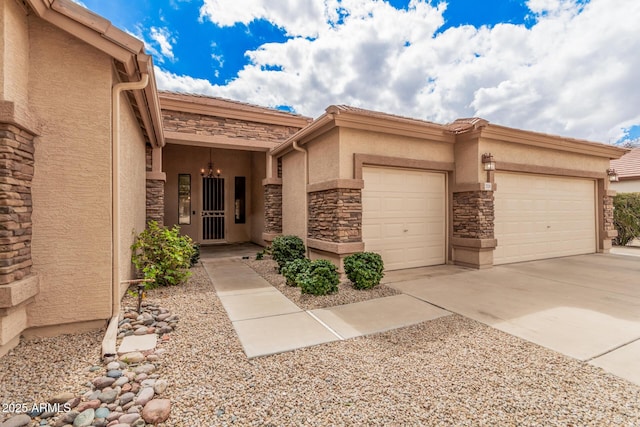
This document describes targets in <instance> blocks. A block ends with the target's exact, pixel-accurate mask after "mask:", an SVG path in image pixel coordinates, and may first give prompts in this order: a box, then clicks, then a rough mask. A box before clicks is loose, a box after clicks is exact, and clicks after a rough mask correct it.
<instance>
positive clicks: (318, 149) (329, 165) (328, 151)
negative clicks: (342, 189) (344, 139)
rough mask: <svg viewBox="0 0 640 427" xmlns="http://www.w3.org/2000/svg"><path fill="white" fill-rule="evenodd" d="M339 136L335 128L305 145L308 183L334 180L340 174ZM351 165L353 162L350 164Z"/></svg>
mask: <svg viewBox="0 0 640 427" xmlns="http://www.w3.org/2000/svg"><path fill="white" fill-rule="evenodd" d="M339 138H340V134H339V131H338V129H337V128H334V129H332V130H331V131H329V132H327V133H326V134H324V135H321V136H320V137H318V138H316V139H314V140H313V141H311V142H309V143H308V144H307V145H305V148H306V149H307V150H308V152H309V156H310V157H309V158H311V159H313V161H312V162H309V183H311V184H313V183H316V182H323V181H328V180H331V179H336V177H338V176H339V174H340V149H339V143H340V141H339ZM352 163H353V162H352Z"/></svg>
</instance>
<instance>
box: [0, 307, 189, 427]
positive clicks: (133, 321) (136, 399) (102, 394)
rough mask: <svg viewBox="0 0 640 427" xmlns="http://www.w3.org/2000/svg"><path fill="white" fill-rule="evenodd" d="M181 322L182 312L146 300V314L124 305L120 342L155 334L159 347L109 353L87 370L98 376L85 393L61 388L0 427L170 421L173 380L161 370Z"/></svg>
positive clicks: (127, 426)
mask: <svg viewBox="0 0 640 427" xmlns="http://www.w3.org/2000/svg"><path fill="white" fill-rule="evenodd" d="M177 324H178V316H177V315H174V314H171V313H170V312H169V311H168V310H167V309H165V308H163V307H160V306H158V305H156V304H153V303H150V302H143V303H142V309H141V313H140V314H139V313H137V312H136V311H135V309H134V308H129V307H126V308H124V309H123V312H122V313H121V314H120V320H119V322H118V341H119V342H118V344H120V341H121V340H122V339H123V338H124V337H126V336H130V335H141V334H148V333H155V334H157V335H158V338H159V339H158V345H157V347H156V348H155V349H153V350H149V351H143V352H140V351H134V352H130V353H125V354H122V355H120V356H110V357H105V358H104V359H103V361H102V365H94V366H91V367H89V368H88V369H87V374H88V375H89V376H94V377H93V379H92V380H91V381H88V382H87V383H85V384H84V385H85V386H86V387H87V391H86V392H85V393H83V394H82V395H80V396H78V395H76V394H74V393H68V392H67V393H60V394H58V395H56V396H53V397H52V398H51V399H49V401H48V402H47V404H43V405H37V406H38V407H37V408H32V409H31V410H30V411H29V412H26V413H22V414H17V415H14V416H13V417H11V418H9V419H8V420H6V421H5V422H4V423H2V424H0V427H22V426H53V427H89V426H94V427H144V426H146V425H148V424H150V425H156V424H158V423H162V422H164V421H166V420H167V419H168V418H169V415H170V413H171V401H170V400H169V399H166V398H163V396H164V395H165V394H166V390H167V388H168V386H169V384H168V382H167V381H166V380H164V379H162V378H161V377H160V375H159V374H158V373H157V369H158V367H159V366H160V365H161V364H162V362H161V358H162V355H163V354H164V353H165V351H166V350H165V349H164V348H163V347H162V344H164V343H165V342H167V341H168V340H169V339H170V337H169V335H168V333H170V332H173V330H174V329H175V328H176V326H177Z"/></svg>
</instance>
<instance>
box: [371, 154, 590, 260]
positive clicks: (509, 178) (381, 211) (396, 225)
mask: <svg viewBox="0 0 640 427" xmlns="http://www.w3.org/2000/svg"><path fill="white" fill-rule="evenodd" d="M363 179H364V182H365V187H364V189H363V192H362V203H363V214H362V238H363V241H364V243H365V250H367V251H373V252H378V253H380V254H381V255H382V258H383V260H384V263H385V268H386V269H387V270H398V269H403V268H414V267H423V266H429V265H438V264H444V263H445V262H446V233H447V221H446V218H447V203H446V201H447V191H446V180H445V174H444V173H438V172H427V171H417V170H406V169H396V168H383V167H365V168H363ZM496 183H497V186H498V188H497V191H496V192H495V193H494V196H495V237H496V239H497V240H498V247H497V248H496V249H495V251H494V264H507V263H513V262H521V261H530V260H535V259H544V258H554V257H560V256H569V255H578V254H586V253H593V252H595V251H596V216H595V206H596V204H595V182H594V180H590V179H579V178H565V177H554V176H543V175H534V174H517V173H504V172H503V173H500V172H498V173H496Z"/></svg>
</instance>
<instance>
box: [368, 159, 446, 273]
mask: <svg viewBox="0 0 640 427" xmlns="http://www.w3.org/2000/svg"><path fill="white" fill-rule="evenodd" d="M363 179H364V181H365V186H364V190H363V198H362V199H363V218H362V223H363V226H362V235H363V241H364V242H365V249H366V250H367V251H374V252H378V253H380V254H381V255H382V258H383V261H384V264H385V268H386V269H387V270H395V269H401V268H412V267H420V266H426V265H436V264H443V263H444V262H445V224H446V218H445V213H446V211H445V207H446V204H445V200H446V198H445V197H446V196H445V180H444V174H441V173H430V172H424V171H413V170H403V169H393V168H374V167H370V168H369V167H365V168H363Z"/></svg>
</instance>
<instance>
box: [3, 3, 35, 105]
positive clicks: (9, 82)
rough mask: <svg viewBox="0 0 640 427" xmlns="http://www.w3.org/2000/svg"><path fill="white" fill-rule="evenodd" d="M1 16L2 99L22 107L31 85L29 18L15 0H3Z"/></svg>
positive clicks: (25, 102)
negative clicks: (28, 71)
mask: <svg viewBox="0 0 640 427" xmlns="http://www.w3.org/2000/svg"><path fill="white" fill-rule="evenodd" d="M0 7H1V8H2V12H0V13H2V14H3V16H2V17H1V18H0V25H1V26H2V28H0V34H2V38H3V39H4V40H2V43H0V51H1V52H0V55H1V56H0V58H2V59H3V61H2V64H1V65H0V73H1V74H0V82H1V85H0V99H3V100H6V101H12V102H15V103H16V104H17V106H18V108H19V109H24V108H25V107H26V104H27V99H28V91H27V88H28V86H29V73H27V72H26V70H29V28H28V18H27V16H26V13H25V11H24V9H23V8H22V7H20V6H19V5H18V3H17V2H15V1H3V2H2V5H1V6H0Z"/></svg>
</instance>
